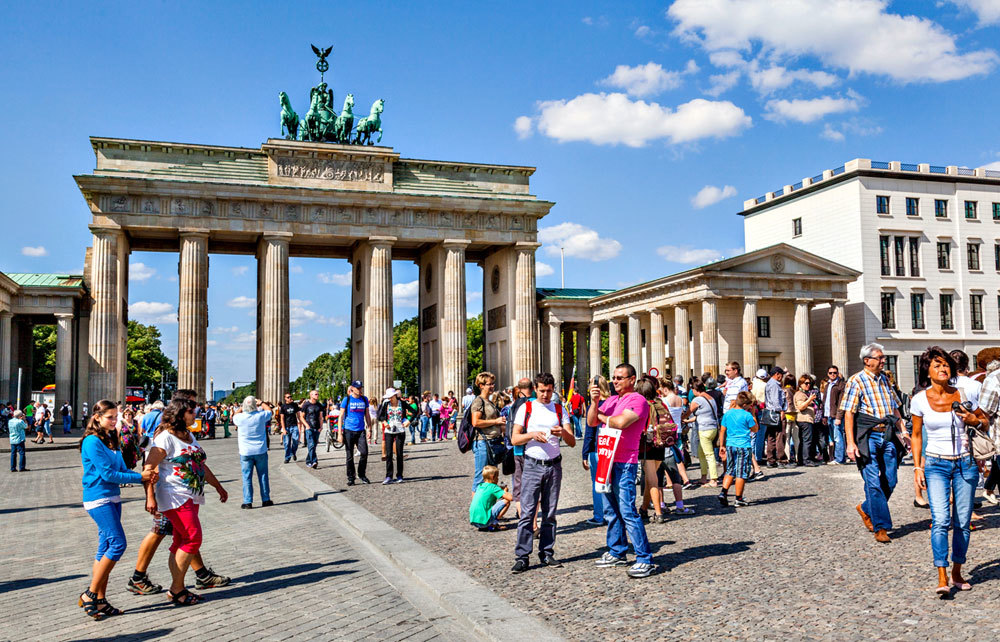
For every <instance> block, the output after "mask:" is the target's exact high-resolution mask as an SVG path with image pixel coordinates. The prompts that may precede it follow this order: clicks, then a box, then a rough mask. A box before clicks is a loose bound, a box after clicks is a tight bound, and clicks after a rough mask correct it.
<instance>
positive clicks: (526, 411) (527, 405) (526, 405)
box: [524, 399, 531, 432]
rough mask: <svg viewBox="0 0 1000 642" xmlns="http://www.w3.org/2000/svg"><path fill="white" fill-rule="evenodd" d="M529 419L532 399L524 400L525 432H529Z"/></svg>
mask: <svg viewBox="0 0 1000 642" xmlns="http://www.w3.org/2000/svg"><path fill="white" fill-rule="evenodd" d="M529 419H531V399H529V400H527V401H525V402H524V432H528V420H529Z"/></svg>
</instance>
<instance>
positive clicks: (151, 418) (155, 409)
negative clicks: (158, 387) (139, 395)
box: [139, 391, 180, 442]
mask: <svg viewBox="0 0 1000 642" xmlns="http://www.w3.org/2000/svg"><path fill="white" fill-rule="evenodd" d="M177 392H180V391H177ZM177 392H175V393H174V395H175V396H176V395H177ZM162 416H163V402H162V401H160V400H159V399H157V400H156V401H154V402H153V403H152V405H151V406H150V407H149V410H148V411H147V412H146V414H144V415H143V416H142V421H140V422H139V428H140V430H142V433H143V435H145V437H146V441H147V442H149V441H152V440H153V433H154V432H156V427H157V426H159V425H160V418H161V417H162Z"/></svg>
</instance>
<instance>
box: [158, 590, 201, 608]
mask: <svg viewBox="0 0 1000 642" xmlns="http://www.w3.org/2000/svg"><path fill="white" fill-rule="evenodd" d="M167 599H169V600H170V601H171V602H173V603H174V604H176V605H177V606H191V605H192V604H197V603H198V602H201V601H202V600H203V599H204V598H203V597H202V596H200V595H195V594H194V593H192V592H191V591H189V590H187V589H184V590H183V591H181V592H180V593H178V594H177V595H174V594H173V593H171V592H170V591H167Z"/></svg>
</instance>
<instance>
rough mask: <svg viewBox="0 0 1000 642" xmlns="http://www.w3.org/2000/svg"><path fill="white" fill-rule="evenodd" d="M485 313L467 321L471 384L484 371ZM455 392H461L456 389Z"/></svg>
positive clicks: (467, 346)
mask: <svg viewBox="0 0 1000 642" xmlns="http://www.w3.org/2000/svg"><path fill="white" fill-rule="evenodd" d="M483 337H484V333H483V315H481V314H477V315H476V316H474V317H472V318H471V319H467V320H466V322H465V344H466V349H467V351H468V361H467V363H468V366H469V373H468V377H467V378H466V383H468V384H469V385H470V386H471V385H472V382H473V381H475V380H476V375H477V374H479V373H480V372H482V371H483ZM455 394H459V395H460V393H459V391H458V390H456V391H455Z"/></svg>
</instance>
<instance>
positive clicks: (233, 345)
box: [226, 330, 257, 350]
mask: <svg viewBox="0 0 1000 642" xmlns="http://www.w3.org/2000/svg"><path fill="white" fill-rule="evenodd" d="M250 343H257V331H256V330H251V331H250V332H240V333H239V334H237V335H236V336H234V337H233V338H232V339H231V340H230V341H229V342H228V343H226V347H227V348H229V349H230V350H245V349H246V345H247V344H250Z"/></svg>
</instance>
